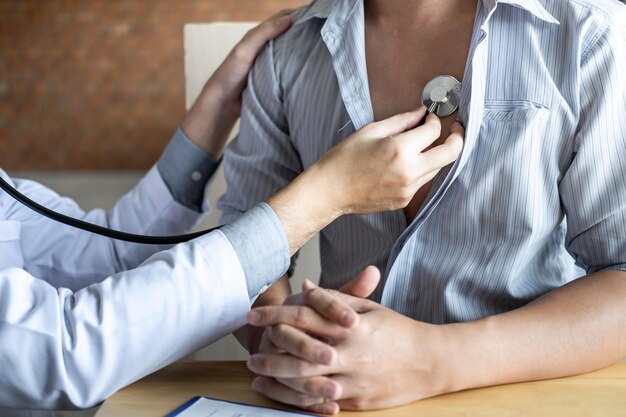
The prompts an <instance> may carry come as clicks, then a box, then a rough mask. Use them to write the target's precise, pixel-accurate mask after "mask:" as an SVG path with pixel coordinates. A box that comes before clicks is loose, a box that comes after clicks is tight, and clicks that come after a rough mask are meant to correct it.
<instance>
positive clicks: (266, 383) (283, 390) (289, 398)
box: [252, 377, 339, 414]
mask: <svg viewBox="0 0 626 417" xmlns="http://www.w3.org/2000/svg"><path fill="white" fill-rule="evenodd" d="M252 389H253V390H254V391H256V392H258V393H260V394H263V395H264V396H266V397H268V398H271V399H272V400H275V401H279V402H282V403H285V404H290V405H295V406H296V407H300V408H305V409H307V410H310V411H313V412H316V413H322V414H337V413H338V412H339V406H338V405H337V403H335V402H332V401H326V400H325V399H324V398H323V396H313V395H308V394H304V393H301V392H298V391H295V390H293V389H292V388H290V387H288V386H286V385H283V384H281V383H279V382H278V381H276V380H274V379H272V378H266V377H257V378H255V379H254V380H253V381H252Z"/></svg>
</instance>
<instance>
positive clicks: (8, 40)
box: [0, 0, 306, 170]
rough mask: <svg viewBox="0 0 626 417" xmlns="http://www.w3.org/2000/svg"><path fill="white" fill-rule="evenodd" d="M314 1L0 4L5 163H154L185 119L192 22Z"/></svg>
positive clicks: (0, 142)
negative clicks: (185, 34) (186, 47)
mask: <svg viewBox="0 0 626 417" xmlns="http://www.w3.org/2000/svg"><path fill="white" fill-rule="evenodd" d="M305 2H306V0H283V1H274V0H222V1H213V0H0V167H2V168H4V169H90V170H91V169H113V170H116V169H145V168H147V167H149V166H150V165H151V164H152V163H153V162H154V161H155V159H156V158H157V157H158V155H159V153H160V151H161V150H162V148H163V146H164V145H165V143H166V142H167V140H168V139H169V135H170V134H171V133H172V131H173V129H175V127H176V126H177V124H178V123H179V121H180V119H181V117H182V116H183V114H184V75H183V49H182V27H183V24H184V23H186V22H209V21H218V20H234V21H254V20H262V19H263V18H264V17H267V16H269V15H271V14H273V13H274V12H276V11H278V10H280V9H282V8H285V7H294V6H297V5H300V4H303V3H305Z"/></svg>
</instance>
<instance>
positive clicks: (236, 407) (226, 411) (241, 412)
mask: <svg viewBox="0 0 626 417" xmlns="http://www.w3.org/2000/svg"><path fill="white" fill-rule="evenodd" d="M175 416H176V417H304V416H309V417H310V416H311V414H305V413H298V412H292V411H283V410H277V409H273V408H267V407H259V406H255V405H248V404H239V403H232V402H228V401H222V400H214V399H212V398H206V397H195V398H193V399H191V400H189V401H188V402H187V403H185V404H183V405H182V406H180V407H179V408H178V409H176V410H174V411H173V412H171V413H170V414H168V415H167V416H166V417H175Z"/></svg>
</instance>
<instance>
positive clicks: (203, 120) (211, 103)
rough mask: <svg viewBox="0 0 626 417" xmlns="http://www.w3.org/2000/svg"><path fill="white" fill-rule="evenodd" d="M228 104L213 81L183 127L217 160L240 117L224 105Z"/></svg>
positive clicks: (185, 120)
mask: <svg viewBox="0 0 626 417" xmlns="http://www.w3.org/2000/svg"><path fill="white" fill-rule="evenodd" d="M225 102H226V99H225V98H224V93H223V91H221V89H220V87H219V83H217V82H215V81H214V80H213V79H210V80H209V81H208V82H207V83H206V84H205V86H204V88H203V89H202V92H201V93H200V95H199V96H198V98H197V100H196V101H195V102H194V104H193V105H192V106H191V109H189V112H188V113H187V115H186V116H185V118H184V119H183V120H182V122H181V124H180V126H181V129H182V130H183V131H184V132H185V134H186V135H187V136H188V137H189V139H191V141H192V142H194V143H195V144H196V145H198V146H199V147H200V148H202V149H203V150H204V151H205V152H207V153H208V154H209V155H211V156H212V157H214V158H216V159H219V158H220V157H221V155H222V151H223V149H224V145H225V144H226V140H227V139H228V135H229V133H230V131H231V130H232V128H233V126H234V124H235V122H236V121H237V119H238V118H239V114H238V113H237V111H235V110H236V109H232V108H229V107H228V106H227V105H226V106H225V105H224V103H225Z"/></svg>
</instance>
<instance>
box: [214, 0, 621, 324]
mask: <svg viewBox="0 0 626 417" xmlns="http://www.w3.org/2000/svg"><path fill="white" fill-rule="evenodd" d="M416 53H419V51H416ZM624 66H626V7H624V6H623V5H622V4H621V3H618V2H617V1H615V0H595V1H591V0H551V1H549V0H480V1H478V6H477V10H476V18H475V24H474V31H473V36H472V41H471V46H470V53H469V57H468V61H467V65H466V69H465V74H464V78H463V85H462V90H461V105H460V110H459V114H458V118H459V119H460V120H461V121H462V122H463V124H464V125H465V127H466V137H465V144H464V149H463V152H462V154H461V156H460V158H459V159H458V160H457V161H456V162H455V163H454V164H453V165H451V166H450V167H448V168H447V169H445V170H443V171H442V172H441V173H440V174H439V175H438V176H437V178H436V179H435V181H434V185H433V187H432V189H431V191H430V194H429V196H428V197H427V199H426V201H425V202H424V204H423V206H422V207H421V209H420V211H419V213H418V215H417V216H416V218H415V219H414V221H412V222H411V223H410V224H407V222H406V218H405V215H404V213H403V211H402V210H399V211H394V212H386V213H377V214H372V215H351V216H343V217H341V218H339V219H337V220H336V221H335V222H333V223H332V224H331V225H330V226H328V227H327V228H326V229H324V230H323V231H322V232H321V235H320V252H321V264H322V276H321V279H320V281H321V284H322V285H323V286H327V287H333V288H336V287H339V286H341V285H342V284H343V283H345V282H346V281H348V280H350V279H351V278H353V277H354V276H355V275H356V274H357V273H358V272H359V271H360V270H361V269H362V268H363V267H365V266H366V265H370V264H373V265H376V266H378V267H379V268H381V270H383V271H386V272H385V273H384V276H383V283H382V285H381V286H380V287H379V288H378V290H377V292H376V293H375V294H374V297H373V298H374V299H376V300H377V301H381V302H382V303H383V304H384V305H386V306H389V307H391V308H393V309H394V310H396V311H398V312H400V313H402V314H405V315H407V316H410V317H413V318H415V319H418V320H422V321H426V322H431V323H448V322H459V321H467V320H473V319H477V318H480V317H484V316H487V315H492V314H496V313H500V312H504V311H508V310H512V309H515V308H517V307H520V306H522V305H525V304H527V303H528V302H530V301H532V300H534V299H536V298H537V297H539V296H541V295H543V294H545V293H547V292H549V291H551V290H553V289H555V288H558V287H560V286H562V285H563V284H565V283H567V282H569V281H571V280H573V279H575V278H577V277H579V276H580V275H581V274H585V273H592V272H596V271H601V270H606V269H619V270H626V76H625V74H626V73H625V72H624ZM620 68H622V69H620ZM367 77H368V75H367V67H366V62H365V41H364V6H363V2H362V1H360V0H318V1H315V2H313V3H312V4H310V5H309V6H307V7H305V8H303V9H301V10H300V11H299V12H298V13H297V14H296V15H295V18H294V26H293V27H292V28H291V29H290V30H289V32H287V33H286V34H285V35H284V36H282V37H280V38H279V39H277V40H275V41H274V42H271V43H270V44H269V45H268V47H267V48H266V49H265V51H264V52H263V53H262V54H261V56H259V58H258V59H257V62H256V65H255V67H254V70H253V72H252V73H251V75H250V78H249V84H248V89H247V92H246V93H245V97H244V107H243V114H242V120H241V130H240V134H239V137H238V138H237V139H236V140H235V141H234V142H233V143H232V144H231V146H230V147H229V149H228V150H227V152H226V154H225V157H224V162H225V173H226V179H227V183H228V190H227V193H226V195H225V196H224V197H223V198H222V199H221V201H220V203H219V205H220V208H221V209H222V210H223V212H224V215H223V221H224V222H228V221H231V220H233V219H234V218H235V217H236V216H237V215H238V214H240V213H242V212H244V211H246V210H247V209H249V208H250V207H252V206H253V205H254V204H256V203H258V202H259V201H262V200H264V199H266V198H267V197H269V196H270V195H271V194H272V193H274V192H276V191H277V190H278V189H280V188H281V187H283V186H285V185H286V184H287V183H289V182H290V181H291V180H293V179H294V178H295V177H296V176H297V175H298V174H299V173H300V172H302V170H303V169H305V168H307V167H308V166H310V165H311V164H313V163H314V162H315V161H317V160H318V159H319V158H320V157H321V156H322V155H323V154H324V153H325V152H326V151H328V150H329V149H330V148H332V147H333V146H334V145H335V144H337V143H338V142H340V141H341V140H343V139H344V138H346V137H347V136H349V135H350V134H352V133H353V132H355V130H357V129H359V128H361V127H363V126H364V125H365V124H367V123H370V122H372V121H373V119H374V116H373V111H372V105H371V100H370V96H369V88H368V78H367ZM407 110H409V109H407ZM319 192H320V193H323V192H324V190H319ZM311 198H316V197H315V195H312V196H311Z"/></svg>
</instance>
